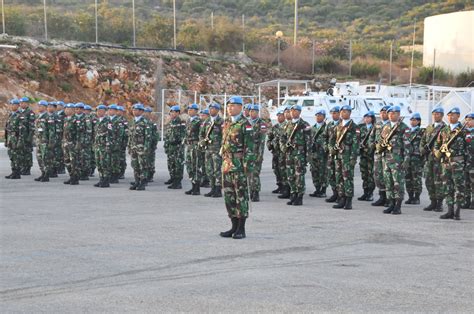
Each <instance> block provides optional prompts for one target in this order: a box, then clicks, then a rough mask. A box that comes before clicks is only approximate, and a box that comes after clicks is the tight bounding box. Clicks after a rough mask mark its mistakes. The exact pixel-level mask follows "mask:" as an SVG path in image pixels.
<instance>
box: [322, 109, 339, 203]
mask: <svg viewBox="0 0 474 314" xmlns="http://www.w3.org/2000/svg"><path fill="white" fill-rule="evenodd" d="M340 110H341V107H339V106H334V107H332V108H331V110H330V111H329V112H330V113H331V117H332V121H330V122H328V124H327V126H326V134H325V137H326V141H327V142H326V151H327V152H328V159H327V169H328V175H327V178H328V185H330V186H331V189H332V195H331V196H330V197H329V198H327V199H326V202H327V203H334V202H338V201H339V200H338V198H339V196H338V193H337V187H336V161H335V157H336V156H334V155H333V154H332V153H333V152H334V150H333V148H334V144H335V143H336V127H337V126H338V125H339V119H340Z"/></svg>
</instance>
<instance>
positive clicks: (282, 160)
mask: <svg viewBox="0 0 474 314" xmlns="http://www.w3.org/2000/svg"><path fill="white" fill-rule="evenodd" d="M278 169H279V172H280V175H281V183H282V184H283V185H284V186H289V183H288V174H287V172H286V154H284V153H280V154H278Z"/></svg>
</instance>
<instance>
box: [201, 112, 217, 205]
mask: <svg viewBox="0 0 474 314" xmlns="http://www.w3.org/2000/svg"><path fill="white" fill-rule="evenodd" d="M219 108H220V105H219ZM199 117H200V118H201V128H200V129H199V142H200V143H201V142H202V141H203V140H204V138H205V136H206V135H205V132H204V125H205V124H206V120H207V119H208V118H209V109H207V108H204V109H203V110H201V112H200V113H199ZM219 147H220V144H219ZM198 154H199V161H198V167H199V169H200V171H201V174H202V180H201V187H202V188H211V192H212V187H211V182H210V179H209V175H208V173H207V170H206V163H207V161H206V148H205V147H204V146H202V145H201V144H199V153H198ZM219 157H220V156H219ZM220 169H221V166H219V172H220V171H221V170H220ZM206 194H209V193H206ZM206 194H205V195H204V196H206ZM221 196H222V194H221Z"/></svg>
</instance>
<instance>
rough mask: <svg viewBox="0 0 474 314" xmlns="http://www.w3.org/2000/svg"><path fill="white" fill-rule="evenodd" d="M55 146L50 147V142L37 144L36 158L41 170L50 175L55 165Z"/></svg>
mask: <svg viewBox="0 0 474 314" xmlns="http://www.w3.org/2000/svg"><path fill="white" fill-rule="evenodd" d="M53 154H54V148H50V147H49V146H48V144H37V145H36V159H37V160H38V165H39V168H40V170H41V172H44V173H46V174H48V175H50V174H51V173H52V171H53V169H54V167H55V158H54V155H53Z"/></svg>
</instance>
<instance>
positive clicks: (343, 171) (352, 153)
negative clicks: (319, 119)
mask: <svg viewBox="0 0 474 314" xmlns="http://www.w3.org/2000/svg"><path fill="white" fill-rule="evenodd" d="M351 113H352V108H351V106H349V105H344V106H342V107H341V121H340V122H339V124H338V125H337V126H336V140H335V142H334V146H333V155H334V156H336V158H335V164H336V165H335V166H336V169H335V170H336V186H337V192H338V196H339V200H338V203H337V204H336V205H334V206H333V208H344V209H352V197H354V167H355V165H356V163H357V156H358V155H359V142H360V130H359V126H358V125H357V124H356V123H355V122H354V121H353V120H352V119H351Z"/></svg>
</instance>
